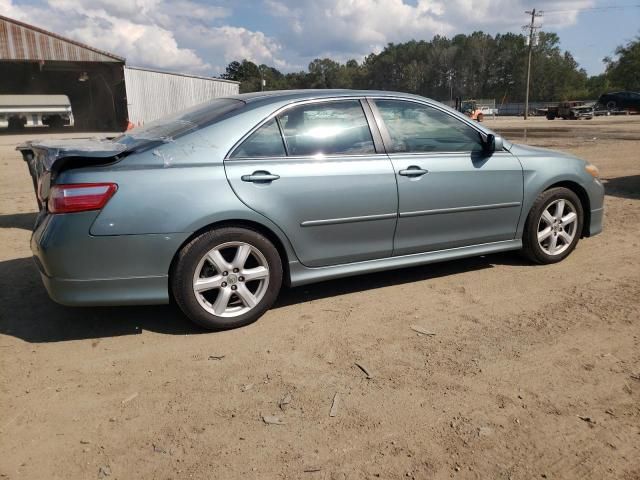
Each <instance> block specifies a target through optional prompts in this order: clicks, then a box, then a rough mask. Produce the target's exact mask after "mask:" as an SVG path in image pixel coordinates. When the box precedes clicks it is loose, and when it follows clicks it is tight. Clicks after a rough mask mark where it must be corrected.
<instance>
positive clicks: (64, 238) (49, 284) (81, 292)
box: [31, 212, 188, 306]
mask: <svg viewBox="0 0 640 480" xmlns="http://www.w3.org/2000/svg"><path fill="white" fill-rule="evenodd" d="M96 216H97V212H84V213H73V214H65V215H46V216H44V218H43V219H41V220H40V221H39V223H38V224H37V227H36V229H35V230H34V232H33V235H32V237H31V251H32V252H33V255H34V259H35V263H36V265H37V267H38V269H39V270H40V273H41V276H42V281H43V283H44V286H45V288H46V289H47V292H48V293H49V296H50V297H51V298H52V299H53V300H54V301H56V302H58V303H61V304H63V305H75V306H81V305H87V306H95V305H135V304H160V303H168V302H169V288H168V273H169V268H170V265H171V261H172V259H173V256H174V254H175V253H176V252H177V251H178V249H179V248H180V245H182V243H183V242H184V241H185V240H186V239H187V237H188V234H187V233H179V234H148V235H113V236H92V235H90V234H89V230H90V227H91V224H92V223H93V220H94V219H95V217H96Z"/></svg>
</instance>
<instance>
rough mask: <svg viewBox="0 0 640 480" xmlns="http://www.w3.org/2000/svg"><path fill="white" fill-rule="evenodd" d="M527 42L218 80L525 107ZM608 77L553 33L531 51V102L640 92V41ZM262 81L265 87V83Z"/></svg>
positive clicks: (477, 40)
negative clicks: (582, 63)
mask: <svg viewBox="0 0 640 480" xmlns="http://www.w3.org/2000/svg"><path fill="white" fill-rule="evenodd" d="M528 48H529V47H528V45H527V38H526V37H525V36H524V35H518V34H514V33H506V34H497V35H495V36H492V35H488V34H486V33H483V32H474V33H472V34H470V35H465V34H460V35H456V36H454V37H453V38H447V37H444V36H439V35H438V36H435V37H433V39H432V40H430V41H425V40H419V41H418V40H411V41H409V42H405V43H398V44H394V43H390V44H388V45H387V46H386V47H385V49H384V50H382V51H381V52H380V53H377V54H376V53H372V54H370V55H368V56H367V57H366V58H365V59H364V60H363V61H362V62H360V63H359V62H358V61H356V60H349V61H347V62H345V63H340V62H336V61H335V60H332V59H330V58H318V59H315V60H313V61H312V62H311V63H310V64H309V67H308V69H307V71H300V72H293V73H282V72H280V71H279V70H277V69H276V68H274V67H272V66H269V65H264V64H263V65H256V64H255V63H253V62H251V61H249V60H246V59H245V60H242V61H234V62H231V63H230V64H229V65H228V66H227V68H226V71H225V73H224V74H223V75H222V77H223V78H226V79H229V80H236V81H239V82H240V92H242V93H244V92H254V91H259V90H261V88H264V89H265V90H286V89H295V88H353V89H375V90H397V91H402V92H409V93H416V94H419V95H423V96H427V97H431V98H434V99H437V100H449V99H451V98H456V97H461V98H495V99H496V102H497V103H502V102H522V101H524V91H525V83H526V56H527V52H528ZM604 61H605V63H606V65H607V67H606V71H605V73H603V74H601V75H597V76H592V77H589V76H588V75H587V73H586V71H585V70H584V69H582V68H580V67H579V65H578V63H577V62H576V60H575V59H574V58H573V56H572V55H571V53H570V52H568V51H563V50H562V49H561V48H560V38H559V37H558V35H557V34H555V33H550V32H540V33H539V36H538V40H537V42H535V45H534V46H533V53H532V61H531V92H530V97H529V99H530V101H560V100H572V99H576V100H580V99H596V98H598V97H599V96H600V95H601V94H602V93H604V92H605V91H610V90H613V89H626V90H640V37H638V38H637V39H636V40H634V41H632V42H629V43H628V44H627V45H624V46H620V47H618V49H616V51H615V56H614V57H610V58H606V59H604ZM263 81H264V87H263V86H262V82H263Z"/></svg>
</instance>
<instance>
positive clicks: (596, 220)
mask: <svg viewBox="0 0 640 480" xmlns="http://www.w3.org/2000/svg"><path fill="white" fill-rule="evenodd" d="M587 195H589V204H590V207H591V211H590V214H589V223H588V225H586V228H585V229H584V235H585V236H587V237H593V236H594V235H598V234H599V233H601V232H602V225H603V223H604V185H603V184H602V182H601V181H600V180H599V179H594V180H593V181H591V182H589V184H588V188H587Z"/></svg>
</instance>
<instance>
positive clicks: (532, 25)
mask: <svg viewBox="0 0 640 480" xmlns="http://www.w3.org/2000/svg"><path fill="white" fill-rule="evenodd" d="M524 13H526V14H527V15H531V23H530V24H529V25H525V26H524V27H522V28H523V29H525V30H529V59H528V61H527V92H526V93H525V96H524V119H525V120H526V119H527V118H528V117H529V82H530V80H531V52H532V51H533V40H534V34H535V31H536V30H537V29H539V28H540V27H536V25H535V23H536V17H541V16H542V13H543V12H536V9H535V8H534V9H533V10H527V11H526V12H524Z"/></svg>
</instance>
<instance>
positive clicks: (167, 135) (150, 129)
mask: <svg viewBox="0 0 640 480" xmlns="http://www.w3.org/2000/svg"><path fill="white" fill-rule="evenodd" d="M244 105H245V103H244V102H243V101H241V100H236V99H233V98H216V99H214V100H211V101H209V102H207V103H202V104H200V105H196V106H195V107H191V108H189V109H187V110H183V111H181V112H178V113H175V114H173V115H170V116H168V117H164V118H161V119H160V120H155V121H153V122H149V123H147V124H146V125H144V126H141V127H136V128H134V129H133V130H129V131H128V132H126V133H125V134H123V135H120V136H119V137H116V138H114V139H113V141H114V142H117V143H121V144H124V145H126V146H127V150H134V149H139V148H144V147H148V146H149V145H150V144H156V143H166V142H171V141H173V140H175V139H176V138H178V137H181V136H183V135H186V134H187V133H191V132H195V131H196V130H200V129H202V128H205V127H208V126H209V125H212V124H214V123H216V121H218V120H219V119H220V118H221V117H223V116H224V115H225V114H227V113H229V112H232V111H234V110H237V109H239V108H241V107H243V106H244Z"/></svg>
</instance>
